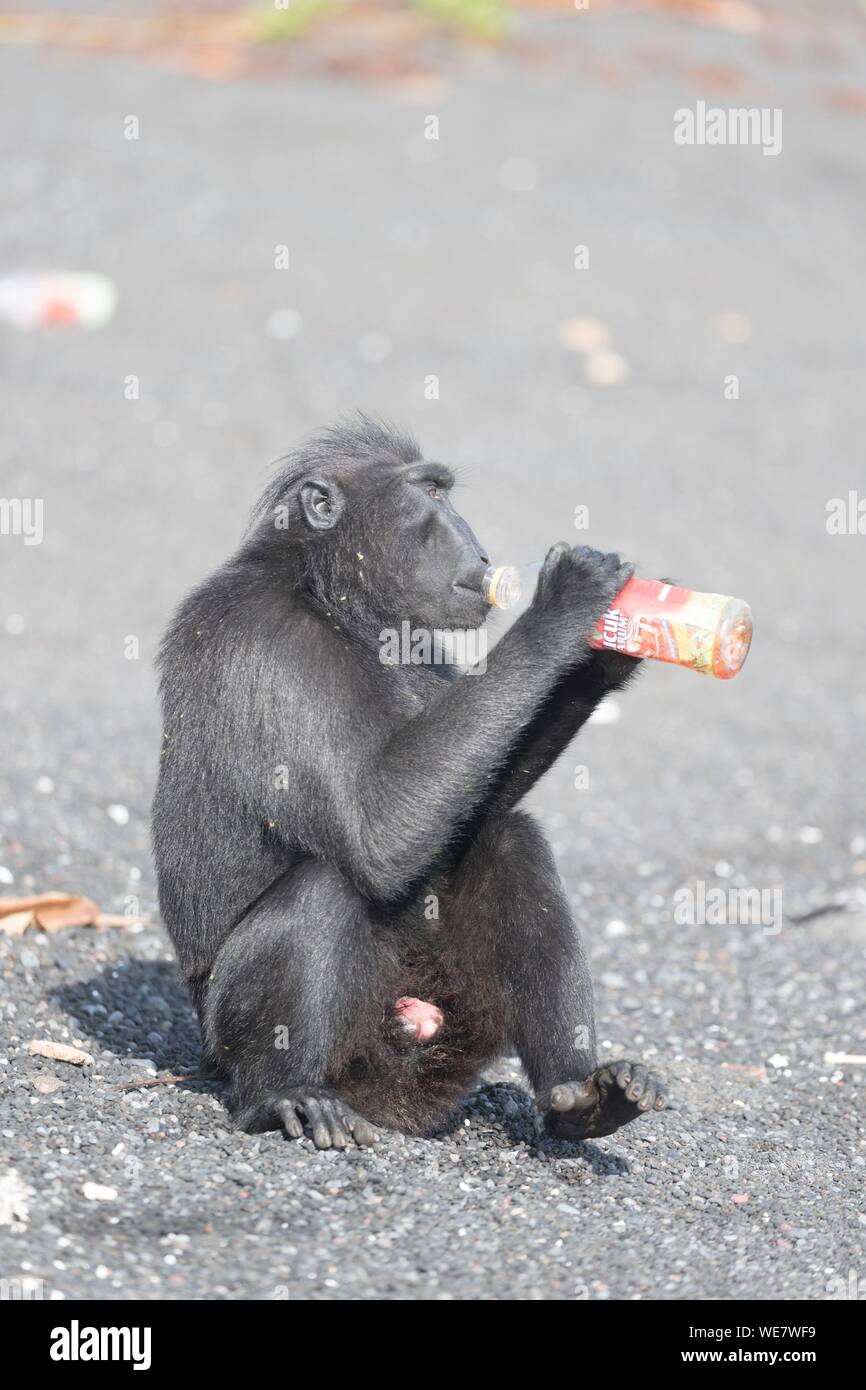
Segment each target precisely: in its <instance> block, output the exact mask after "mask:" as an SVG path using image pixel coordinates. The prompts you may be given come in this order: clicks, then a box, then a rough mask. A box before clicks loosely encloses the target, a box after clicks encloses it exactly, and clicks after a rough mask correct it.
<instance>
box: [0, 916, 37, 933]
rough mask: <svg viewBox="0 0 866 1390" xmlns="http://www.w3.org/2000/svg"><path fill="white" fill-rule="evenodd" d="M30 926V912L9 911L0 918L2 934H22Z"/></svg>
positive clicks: (31, 921)
mask: <svg viewBox="0 0 866 1390" xmlns="http://www.w3.org/2000/svg"><path fill="white" fill-rule="evenodd" d="M32 926H33V913H32V912H9V913H7V914H6V916H5V917H2V918H0V932H2V933H3V935H4V936H23V934H24V932H26V930H27V928H28V927H32Z"/></svg>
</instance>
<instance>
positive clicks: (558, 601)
mask: <svg viewBox="0 0 866 1390" xmlns="http://www.w3.org/2000/svg"><path fill="white" fill-rule="evenodd" d="M633 574H634V566H633V565H630V564H626V563H624V562H623V561H622V560H621V559H620V558H619V556H618V555H616V554H614V553H613V552H611V553H610V554H607V555H605V554H604V553H603V552H602V551H600V550H592V549H591V548H590V547H589V546H588V545H576V546H570V545H568V544H566V542H565V541H560V542H559V544H558V545H554V546H553V547H552V548H551V549H550V550H549V551H548V552H547V556H546V558H545V561H544V565H543V566H542V570H541V574H540V575H539V578H538V587H537V589H536V591H535V596H534V598H533V600H532V607H531V608H530V610H529V611H530V613H533V614H535V615H536V617H538V618H540V619H541V620H542V621H548V622H549V621H551V620H552V621H553V623H555V625H556V628H557V631H558V638H559V640H560V641H561V642H564V643H565V644H566V645H567V646H568V648H569V649H570V650H569V655H570V656H571V659H572V660H573V661H575V662H579V663H580V664H581V665H583V664H585V663H586V661H587V659H588V655H587V654H588V651H589V650H591V649H590V648H588V646H587V638H588V637H589V635H590V633H591V632H592V630H593V628H594V627H595V624H596V623H597V622H598V620H599V618H600V617H601V616H602V614H604V613H606V612H607V610H608V608H610V606H611V604H612V603H613V600H614V599H615V598H616V596H617V594H618V593H619V591H620V590H621V589H622V588H623V586H624V585H625V584H627V583H628V581H629V580H630V579H631V577H632V575H633Z"/></svg>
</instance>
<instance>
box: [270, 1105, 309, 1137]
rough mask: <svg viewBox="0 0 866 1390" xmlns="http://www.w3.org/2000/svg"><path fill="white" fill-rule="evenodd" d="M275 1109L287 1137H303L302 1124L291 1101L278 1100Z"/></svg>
mask: <svg viewBox="0 0 866 1390" xmlns="http://www.w3.org/2000/svg"><path fill="white" fill-rule="evenodd" d="M275 1109H276V1112H277V1114H278V1115H279V1117H280V1119H281V1120H282V1122H283V1129H284V1130H285V1131H286V1134H287V1135H288V1136H289V1138H290V1139H303V1137H304V1126H303V1124H302V1123H301V1120H300V1117H299V1115H298V1113H297V1111H296V1110H295V1107H294V1105H293V1104H292V1102H291V1101H290V1100H278V1101H277V1104H276V1107H275Z"/></svg>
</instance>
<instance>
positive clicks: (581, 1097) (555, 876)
mask: <svg viewBox="0 0 866 1390" xmlns="http://www.w3.org/2000/svg"><path fill="white" fill-rule="evenodd" d="M453 882H454V889H455V900H454V907H455V908H456V910H457V913H458V914H459V916H460V918H461V921H463V922H465V925H466V930H467V932H468V933H469V936H470V938H471V940H470V941H469V942H468V943H467V949H468V951H469V952H470V954H471V956H472V959H471V961H470V962H469V965H468V974H469V977H470V980H471V979H472V978H474V979H480V978H482V972H483V970H484V968H485V961H486V962H487V963H488V964H489V966H490V967H491V968H492V970H493V971H494V972H495V974H496V976H497V978H498V980H499V981H500V983H501V985H502V988H503V991H504V995H505V1000H506V1007H507V1012H508V1025H509V1028H510V1032H511V1036H512V1039H513V1042H514V1045H515V1047H516V1049H517V1051H518V1053H519V1055H520V1058H521V1061H522V1062H523V1065H524V1067H525V1069H526V1072H527V1074H528V1076H529V1079H530V1081H531V1082H532V1085H533V1088H534V1090H535V1094H536V1098H537V1100H538V1104H539V1108H540V1109H541V1110H542V1112H543V1113H544V1115H545V1120H546V1123H547V1127H548V1129H549V1130H550V1131H551V1132H552V1133H554V1134H556V1135H559V1136H560V1137H562V1138H573V1139H585V1138H593V1137H598V1136H600V1135H603V1134H610V1133H612V1132H613V1130H615V1129H618V1128H619V1127H620V1126H621V1125H624V1124H627V1123H628V1122H629V1121H630V1120H633V1119H636V1118H638V1116H639V1115H641V1114H644V1113H646V1111H648V1110H650V1109H663V1108H664V1093H663V1091H662V1088H661V1086H660V1084H659V1082H658V1080H657V1078H656V1077H655V1076H654V1075H653V1074H652V1073H651V1072H649V1071H647V1069H646V1068H645V1067H643V1066H641V1064H640V1063H638V1062H611V1063H607V1064H606V1065H605V1066H602V1067H599V1065H598V1058H597V1054H596V1032H595V1013H594V1008H593V1000H592V981H591V978H590V973H589V967H588V964H587V960H586V956H585V953H584V950H583V945H582V942H581V940H580V934H579V932H578V930H577V927H576V925H575V923H574V920H573V917H572V914H571V910H570V907H569V904H568V901H567V898H566V896H565V893H564V891H563V889H562V886H561V883H560V878H559V873H558V871H557V869H556V865H555V863H554V861H553V856H552V854H551V852H550V849H549V846H548V844H547V841H546V839H545V837H544V835H543V834H542V832H541V831H540V830H539V828H538V827H537V826H536V825H535V823H534V822H533V821H531V820H530V819H529V818H528V817H527V816H525V815H523V814H522V813H511V814H509V815H505V816H494V817H491V818H490V820H489V821H487V822H486V823H485V825H484V826H483V827H482V829H481V831H480V833H479V835H478V838H477V839H476V841H475V842H474V844H473V845H472V847H471V849H470V850H469V852H468V854H467V855H466V856H465V858H464V859H463V861H462V862H461V864H460V866H459V868H458V870H457V872H456V874H455V877H454V881H453ZM470 987H471V985H470Z"/></svg>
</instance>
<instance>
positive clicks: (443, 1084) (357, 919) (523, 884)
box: [153, 416, 664, 1148]
mask: <svg viewBox="0 0 866 1390" xmlns="http://www.w3.org/2000/svg"><path fill="white" fill-rule="evenodd" d="M452 482H453V479H452V475H451V473H450V472H449V470H448V469H447V468H445V467H443V466H442V465H441V464H439V463H430V462H428V461H426V460H425V459H423V458H422V457H421V454H420V452H419V450H418V447H417V445H416V444H415V443H414V442H413V441H412V440H411V439H410V438H408V437H406V436H405V435H403V434H400V433H398V432H397V431H395V430H393V429H391V428H390V427H386V426H384V425H381V424H378V423H375V422H373V421H371V420H369V419H367V418H366V417H363V416H361V417H360V418H359V419H358V420H353V421H352V422H351V423H349V424H346V425H342V426H338V427H337V428H335V429H333V430H330V431H328V432H326V433H324V434H323V435H321V436H320V437H319V438H317V439H315V440H313V442H311V443H309V444H307V445H306V446H305V447H303V448H301V449H300V450H298V452H297V453H296V454H295V455H294V456H292V457H291V458H290V459H289V460H288V462H286V463H285V464H284V465H283V466H282V467H281V470H280V472H279V476H278V477H277V478H276V480H275V481H274V483H273V484H272V485H271V486H270V487H269V488H268V489H267V491H266V492H265V494H264V496H263V497H262V499H261V501H260V503H259V506H258V508H257V510H256V512H255V514H254V517H253V521H252V524H251V526H250V529H249V531H248V533H247V535H246V538H245V539H244V540H243V541H242V543H241V545H240V548H239V550H238V551H237V553H236V554H235V555H234V556H233V557H232V558H231V559H230V560H228V561H227V562H226V563H225V564H224V565H223V566H222V567H221V568H220V569H218V570H217V571H216V573H215V574H213V575H211V577H210V578H209V579H206V580H205V581H204V583H202V584H201V585H199V587H198V588H197V589H195V590H194V591H193V593H192V594H191V595H190V596H189V598H187V599H186V601H185V602H184V603H183V604H182V605H181V607H180V609H179V610H178V612H177V614H176V616H175V618H174V620H173V622H172V623H171V626H170V627H169V629H168V632H167V634H166V636H165V640H164V643H163V647H162V651H161V655H160V671H161V678H162V681H161V688H162V703H163V715H164V735H163V751H162V762H161V767H160V774H159V785H158V788H157V792H156V799H155V803H154V813H153V842H154V849H155V855H156V863H157V869H158V874H159V892H160V904H161V908H162V913H163V916H164V918H165V922H166V924H167V926H168V929H169V931H170V933H171V936H172V939H173V941H174V944H175V946H176V948H177V956H178V961H179V963H180V969H181V971H182V973H183V977H184V979H185V980H186V982H187V985H188V986H189V989H190V992H191V994H192V997H193V1001H194V1003H195V1006H196V1009H197V1011H198V1015H199V1019H200V1021H201V1027H202V1031H203V1034H204V1040H205V1045H206V1048H207V1051H208V1054H209V1056H210V1057H211V1059H212V1060H213V1061H214V1062H215V1064H216V1065H217V1067H218V1069H219V1071H220V1072H221V1074H222V1075H223V1076H224V1077H225V1078H226V1079H227V1080H228V1082H229V1084H230V1095H231V1107H232V1111H233V1114H234V1116H235V1118H236V1120H237V1123H238V1124H239V1125H240V1126H241V1127H242V1128H244V1129H246V1130H249V1131H258V1130H265V1129H273V1128H277V1127H279V1126H280V1125H282V1126H283V1127H284V1129H285V1131H286V1133H287V1134H288V1135H289V1136H291V1137H299V1136H300V1135H302V1134H303V1132H304V1123H305V1122H306V1124H307V1125H308V1127H309V1129H310V1131H311V1133H312V1137H313V1140H314V1142H315V1143H316V1144H317V1145H318V1146H319V1147H320V1148H328V1147H332V1146H333V1147H337V1148H342V1147H345V1146H346V1145H348V1144H351V1143H359V1144H364V1143H369V1142H370V1141H371V1139H372V1138H373V1137H374V1129H373V1127H374V1126H377V1125H381V1126H386V1127H390V1128H393V1129H397V1130H402V1131H404V1132H406V1133H410V1134H424V1133H429V1132H430V1131H431V1129H432V1128H433V1127H434V1126H435V1125H436V1124H437V1122H439V1121H441V1120H442V1119H443V1117H444V1116H445V1115H446V1114H447V1113H448V1111H449V1110H450V1109H451V1108H452V1107H453V1106H454V1105H455V1103H456V1102H457V1101H459V1100H460V1098H461V1097H462V1096H463V1095H465V1093H466V1092H467V1091H468V1090H469V1089H470V1088H471V1087H472V1085H473V1084H474V1082H475V1081H476V1079H477V1076H478V1073H479V1070H480V1069H481V1068H483V1067H484V1066H485V1065H487V1064H488V1063H489V1062H490V1061H491V1060H492V1059H494V1058H495V1057H496V1056H497V1054H499V1053H501V1052H502V1051H504V1050H505V1049H506V1048H514V1049H516V1051H517V1052H518V1053H519V1055H520V1058H521V1060H522V1062H523V1065H524V1067H525V1069H526V1072H527V1074H528V1076H529V1078H530V1081H531V1083H532V1085H533V1087H534V1090H535V1095H536V1098H537V1101H538V1105H539V1107H540V1109H541V1111H542V1113H543V1115H544V1119H545V1123H546V1126H547V1129H548V1131H549V1132H550V1133H552V1134H553V1135H556V1136H559V1137H561V1138H566V1139H588V1138H594V1137H597V1136H600V1135H604V1134H610V1133H612V1132H613V1131H614V1130H615V1129H618V1128H619V1127H620V1126H621V1125H624V1124H627V1123H628V1122H629V1121H630V1120H633V1119H635V1118H636V1117H637V1116H639V1115H641V1114H643V1113H644V1112H646V1111H648V1110H652V1109H656V1110H658V1109H662V1108H663V1107H664V1097H663V1092H662V1088H661V1086H660V1084H659V1082H658V1080H657V1079H656V1077H655V1076H654V1075H653V1074H652V1073H651V1072H649V1071H648V1070H647V1069H646V1067H644V1066H642V1065H641V1064H640V1063H639V1062H630V1061H617V1062H607V1063H605V1064H604V1065H602V1066H599V1063H598V1058H597V1055H596V1041H595V1024H594V1018H593V1003H592V986H591V982H590V977H589V971H588V969H587V964H586V960H585V957H584V952H583V948H582V946H581V942H580V938H579V935H578V932H577V929H576V927H575V924H574V922H573V920H572V916H571V912H570V910H569V905H568V902H567V900H566V897H565V894H564V892H563V889H562V887H561V884H560V879H559V874H558V872H557V870H556V867H555V865H554V862H553V857H552V855H551V852H550V849H549V847H548V845H547V842H546V840H545V837H544V835H543V834H542V833H541V831H540V830H539V828H538V826H537V825H536V824H535V823H534V822H533V821H532V820H531V819H530V818H529V817H528V816H527V815H526V814H525V813H524V812H522V811H516V810H515V809H514V808H515V806H516V805H517V804H518V802H519V801H520V800H521V798H522V797H523V796H524V794H525V793H526V792H527V791H528V790H529V789H530V787H532V786H533V784H534V783H535V782H536V781H537V780H538V779H539V777H541V776H542V774H543V773H544V772H546V771H547V769H548V768H549V767H550V766H551V764H552V763H553V762H554V760H555V759H556V758H557V757H558V755H559V754H560V753H561V752H562V751H563V749H564V748H565V747H566V745H567V744H568V742H569V740H570V739H571V738H573V736H574V735H575V734H576V733H577V731H578V729H579V728H580V727H581V725H582V724H583V723H584V722H585V720H586V719H587V718H588V717H589V715H590V714H591V713H592V711H593V710H594V709H595V707H596V705H597V704H598V702H599V700H600V699H602V697H603V696H605V695H606V694H607V693H608V692H609V691H611V690H614V689H617V688H618V687H620V686H622V685H624V684H625V682H626V681H627V680H628V679H629V677H630V676H632V675H633V674H634V672H635V670H636V668H637V666H638V664H639V663H638V662H636V661H635V660H634V659H632V658H631V657H627V656H619V655H617V654H615V653H610V652H599V651H593V650H592V649H591V648H590V647H589V646H588V645H587V642H586V637H587V634H588V633H589V631H590V629H591V628H592V626H593V624H594V622H595V620H596V619H597V618H598V617H599V616H600V615H601V614H602V613H603V612H604V611H605V609H606V608H607V607H608V606H609V604H610V602H611V600H612V599H613V598H614V596H615V595H616V594H617V593H618V591H619V590H620V589H621V588H622V586H623V584H624V583H625V582H626V580H627V579H628V578H629V577H630V575H631V573H632V567H631V566H630V565H628V564H624V563H622V562H621V561H620V559H619V557H618V556H617V555H604V554H601V553H600V552H599V551H596V550H590V549H589V548H588V547H586V546H577V547H574V548H572V547H571V546H569V545H567V544H560V545H555V546H554V547H553V549H552V550H550V551H549V553H548V555H547V558H546V560H545V562H544V567H543V569H542V572H541V577H540V580H539V585H538V589H537V592H536V595H535V597H534V599H533V602H532V605H531V607H530V608H529V609H528V610H527V611H526V612H525V613H523V614H522V615H521V616H520V617H519V618H518V619H517V621H516V622H515V623H514V624H513V626H512V627H511V628H510V629H509V630H508V631H507V632H506V633H505V635H504V637H503V638H502V640H501V641H500V642H499V643H498V644H497V645H496V646H495V647H494V648H493V649H492V650H491V652H490V655H489V658H488V660H487V667H486V670H485V671H484V673H483V674H478V673H475V674H472V673H469V674H463V673H461V672H460V671H459V670H458V669H457V667H456V666H455V665H454V664H444V663H442V662H441V661H440V662H439V663H438V664H437V663H436V662H434V661H431V662H430V663H429V664H416V663H414V662H413V663H411V664H383V661H382V660H381V659H380V651H381V645H382V633H383V631H384V630H396V631H397V632H399V631H401V624H402V623H404V622H406V621H408V623H409V624H410V626H411V629H412V630H413V631H414V630H416V629H426V630H430V631H432V630H446V631H448V630H451V631H453V630H458V629H470V628H476V627H478V626H480V625H481V624H482V623H483V622H484V619H485V614H486V606H485V603H484V600H483V599H482V597H481V596H480V592H479V586H480V581H481V578H482V575H483V572H484V569H485V567H486V565H487V563H488V558H487V555H486V554H485V553H484V550H483V547H482V546H481V545H480V544H479V542H478V541H477V540H476V538H475V536H474V535H473V533H472V531H471V530H470V528H469V526H468V525H467V524H466V522H465V521H464V520H463V518H462V517H461V516H460V515H459V513H458V512H457V511H456V510H455V509H454V506H453V505H452V503H451V500H450V495H449V494H450V489H451V486H452Z"/></svg>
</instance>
